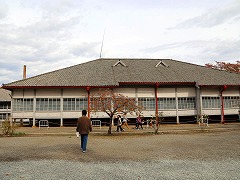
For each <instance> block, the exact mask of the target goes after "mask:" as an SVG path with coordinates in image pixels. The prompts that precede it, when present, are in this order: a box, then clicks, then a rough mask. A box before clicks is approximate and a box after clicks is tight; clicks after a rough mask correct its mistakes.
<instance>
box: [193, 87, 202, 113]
mask: <svg viewBox="0 0 240 180" xmlns="http://www.w3.org/2000/svg"><path fill="white" fill-rule="evenodd" d="M195 91H196V110H197V112H196V116H197V117H200V116H202V96H201V87H200V86H199V85H197V84H196V85H195Z"/></svg>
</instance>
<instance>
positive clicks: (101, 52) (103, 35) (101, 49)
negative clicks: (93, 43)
mask: <svg viewBox="0 0 240 180" xmlns="http://www.w3.org/2000/svg"><path fill="white" fill-rule="evenodd" d="M105 31H106V28H105V29H104V32H103V39H102V46H101V51H100V58H102V49H103V41H104V36H105Z"/></svg>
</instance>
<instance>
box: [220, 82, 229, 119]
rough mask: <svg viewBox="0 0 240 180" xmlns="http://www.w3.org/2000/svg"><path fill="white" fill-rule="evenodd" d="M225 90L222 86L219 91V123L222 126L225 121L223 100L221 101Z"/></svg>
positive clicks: (225, 87)
mask: <svg viewBox="0 0 240 180" xmlns="http://www.w3.org/2000/svg"><path fill="white" fill-rule="evenodd" d="M226 89H227V86H226V85H224V86H223V87H222V88H221V89H220V99H221V123H222V124H224V123H225V119H224V99H223V91H225V90H226Z"/></svg>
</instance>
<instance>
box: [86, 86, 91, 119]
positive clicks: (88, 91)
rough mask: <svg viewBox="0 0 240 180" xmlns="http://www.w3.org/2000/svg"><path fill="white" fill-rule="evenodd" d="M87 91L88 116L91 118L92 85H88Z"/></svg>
mask: <svg viewBox="0 0 240 180" xmlns="http://www.w3.org/2000/svg"><path fill="white" fill-rule="evenodd" d="M87 93H88V117H89V118H90V108H91V106H90V87H87Z"/></svg>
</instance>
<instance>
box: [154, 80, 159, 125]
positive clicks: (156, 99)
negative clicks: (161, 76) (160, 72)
mask: <svg viewBox="0 0 240 180" xmlns="http://www.w3.org/2000/svg"><path fill="white" fill-rule="evenodd" d="M158 86H159V84H158V83H157V84H156V87H155V115H156V123H157V124H158V121H159V119H158V95H157V91H158Z"/></svg>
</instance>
